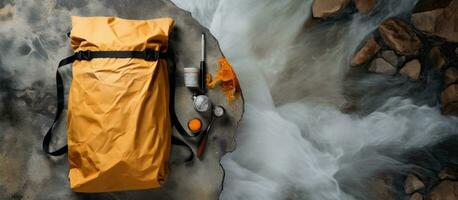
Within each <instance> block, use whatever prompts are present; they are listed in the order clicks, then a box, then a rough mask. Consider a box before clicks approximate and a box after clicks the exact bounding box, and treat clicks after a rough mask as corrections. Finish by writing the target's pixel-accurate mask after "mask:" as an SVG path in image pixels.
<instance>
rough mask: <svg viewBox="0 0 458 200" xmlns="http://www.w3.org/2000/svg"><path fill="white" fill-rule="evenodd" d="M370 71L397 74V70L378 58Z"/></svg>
mask: <svg viewBox="0 0 458 200" xmlns="http://www.w3.org/2000/svg"><path fill="white" fill-rule="evenodd" d="M369 71H371V72H375V73H379V74H387V75H394V74H396V72H397V69H396V67H394V66H393V65H391V64H390V63H388V62H387V61H385V60H384V59H383V58H377V59H375V60H374V61H372V63H371V66H370V67H369Z"/></svg>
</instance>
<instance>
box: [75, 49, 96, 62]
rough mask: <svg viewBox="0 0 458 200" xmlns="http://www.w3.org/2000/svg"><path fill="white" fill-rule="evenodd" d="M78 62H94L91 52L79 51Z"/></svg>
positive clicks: (77, 54)
mask: <svg viewBox="0 0 458 200" xmlns="http://www.w3.org/2000/svg"><path fill="white" fill-rule="evenodd" d="M75 55H76V59H77V60H92V58H93V57H92V55H91V51H78V52H76V53H75Z"/></svg>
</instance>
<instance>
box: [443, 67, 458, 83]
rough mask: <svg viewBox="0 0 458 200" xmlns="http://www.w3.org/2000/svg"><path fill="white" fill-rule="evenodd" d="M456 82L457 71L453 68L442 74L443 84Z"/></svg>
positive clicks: (457, 79)
mask: <svg viewBox="0 0 458 200" xmlns="http://www.w3.org/2000/svg"><path fill="white" fill-rule="evenodd" d="M456 81H458V69H457V68H455V67H449V68H448V69H447V70H445V73H444V84H445V85H450V84H452V83H454V82H456Z"/></svg>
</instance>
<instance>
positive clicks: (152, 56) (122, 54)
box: [43, 50, 194, 161]
mask: <svg viewBox="0 0 458 200" xmlns="http://www.w3.org/2000/svg"><path fill="white" fill-rule="evenodd" d="M172 55H173V54H172ZM94 58H139V59H145V60H148V61H156V60H158V59H162V58H167V54H164V53H160V52H158V51H154V50H145V51H79V52H76V53H75V54H73V55H72V56H70V57H67V58H65V59H63V60H61V61H60V62H59V65H58V67H57V68H58V69H59V68H60V67H62V66H65V65H68V64H70V63H73V62H74V61H75V60H91V59H94ZM174 59H175V58H174V57H173V61H172V65H173V67H172V68H175V61H174ZM58 69H57V70H56V86H57V111H56V114H55V118H54V121H53V123H52V125H51V127H50V128H49V130H48V132H47V133H46V135H45V137H44V139H43V151H44V152H46V153H47V154H49V155H52V156H59V155H63V154H65V153H67V151H68V147H67V145H65V146H63V147H61V148H59V149H58V150H56V151H50V150H49V145H50V143H51V138H52V136H53V132H54V129H55V128H56V125H57V123H58V121H59V118H60V116H61V115H62V112H63V110H64V101H65V99H64V84H63V80H62V76H61V75H60V73H59V70H58ZM172 76H173V78H172V79H170V81H171V82H173V83H170V87H175V78H174V76H175V71H173V74H172ZM170 91H172V92H173V93H171V103H170V106H173V107H174V105H175V103H174V101H175V98H174V97H175V95H174V94H175V89H174V88H173V89H172V88H171V90H170ZM170 111H173V112H174V111H175V109H174V108H173V109H170ZM170 115H171V116H172V123H173V124H174V125H176V124H177V122H178V121H176V120H175V119H176V114H175V112H174V113H170ZM173 116H175V117H173ZM178 126H179V127H181V129H183V127H182V126H181V124H180V123H179V122H178ZM178 129H179V128H178ZM183 130H184V129H183ZM178 131H179V132H180V130H178ZM180 134H181V132H180ZM172 144H176V145H181V146H185V147H186V148H188V150H189V151H190V152H191V156H190V157H189V158H188V159H187V161H190V160H192V159H193V158H194V153H193V151H192V148H191V147H190V146H189V145H188V144H186V143H185V142H184V141H182V140H180V139H179V138H177V137H175V136H172Z"/></svg>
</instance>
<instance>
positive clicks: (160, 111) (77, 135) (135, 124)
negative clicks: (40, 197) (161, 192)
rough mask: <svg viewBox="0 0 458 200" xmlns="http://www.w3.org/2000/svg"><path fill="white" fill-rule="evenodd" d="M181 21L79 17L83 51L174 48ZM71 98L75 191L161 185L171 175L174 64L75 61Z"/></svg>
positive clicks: (77, 45) (77, 46)
mask: <svg viewBox="0 0 458 200" xmlns="http://www.w3.org/2000/svg"><path fill="white" fill-rule="evenodd" d="M173 23H174V21H173V19H171V18H160V19H151V20H127V19H121V18H116V17H76V16H75V17H72V26H73V28H72V31H71V46H72V48H73V49H74V50H75V51H84V50H91V51H142V50H145V49H146V48H149V49H155V50H158V51H161V52H165V51H166V50H167V45H168V37H169V33H170V32H171V29H172V26H173ZM72 75H73V79H72V83H71V87H70V91H69V96H68V149H69V150H68V159H69V162H70V172H69V178H70V185H71V188H72V189H73V190H74V191H76V192H108V191H121V190H133V189H147V188H156V187H159V186H160V185H161V184H162V183H163V182H164V181H165V179H166V177H167V174H168V166H167V163H168V159H169V151H170V139H171V122H170V116H169V112H168V107H169V85H168V75H167V62H166V61H165V60H163V59H161V60H159V61H145V60H143V59H134V58H95V59H92V60H90V61H85V60H81V61H78V60H77V61H75V62H74V64H73V67H72Z"/></svg>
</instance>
